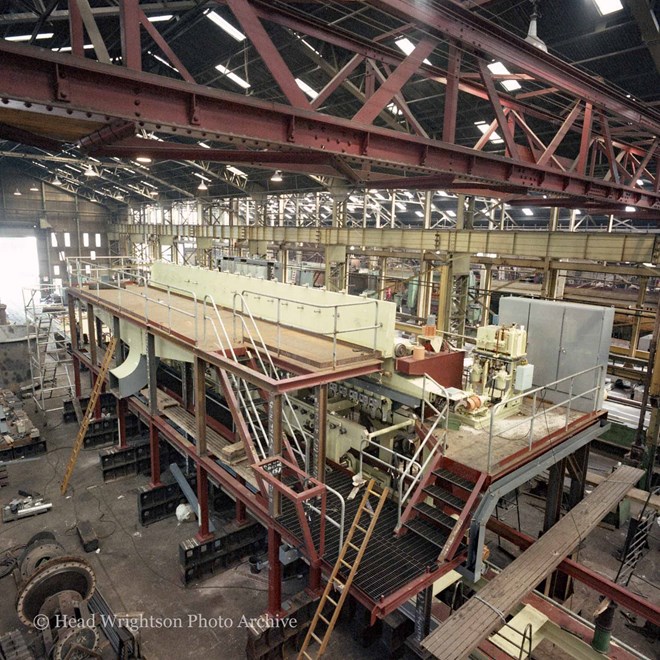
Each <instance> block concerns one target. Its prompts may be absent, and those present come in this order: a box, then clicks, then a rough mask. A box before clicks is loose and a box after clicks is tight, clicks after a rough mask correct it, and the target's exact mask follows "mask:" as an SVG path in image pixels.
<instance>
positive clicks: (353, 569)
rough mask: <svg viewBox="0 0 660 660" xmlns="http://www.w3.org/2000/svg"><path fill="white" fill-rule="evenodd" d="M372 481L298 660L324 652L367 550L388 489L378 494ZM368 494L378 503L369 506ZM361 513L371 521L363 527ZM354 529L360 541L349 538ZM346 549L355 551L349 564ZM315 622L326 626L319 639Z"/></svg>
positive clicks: (317, 656)
mask: <svg viewBox="0 0 660 660" xmlns="http://www.w3.org/2000/svg"><path fill="white" fill-rule="evenodd" d="M374 484H375V479H372V480H371V481H370V482H369V484H368V486H367V489H366V491H365V493H364V495H363V497H362V501H361V502H360V506H359V507H358V510H357V513H356V515H355V518H354V519H353V524H352V525H351V529H350V531H349V532H348V536H347V537H346V540H345V541H344V545H343V546H342V548H341V551H340V552H339V557H338V558H337V563H336V564H335V567H334V568H333V569H332V573H331V574H330V578H329V579H328V584H327V585H326V587H325V591H324V592H323V595H322V596H321V600H320V601H319V605H318V607H317V608H316V613H315V614H314V618H313V619H312V623H311V624H310V626H309V630H308V631H307V635H306V636H305V641H304V642H303V645H302V648H301V649H300V653H299V654H298V660H302V659H303V658H307V659H308V660H312V659H313V658H320V657H321V656H322V655H323V654H324V653H325V650H326V648H327V646H328V642H329V641H330V635H331V634H332V631H333V630H334V628H335V625H336V623H337V619H338V618H339V614H340V613H341V608H342V607H343V605H344V601H345V600H346V597H347V596H348V592H349V590H350V587H351V584H352V582H353V579H354V578H355V576H356V575H357V572H358V568H359V566H360V562H361V561H362V557H363V556H364V553H365V551H366V549H367V545H368V544H369V541H370V539H371V535H372V534H373V531H374V528H375V527H376V522H377V521H378V516H379V515H380V512H381V511H382V509H383V506H384V505H385V500H386V499H387V494H388V492H389V489H387V488H385V490H383V492H382V493H378V492H377V491H375V490H374ZM370 495H373V496H374V497H377V498H378V504H377V505H376V508H375V509H373V508H372V507H371V504H370V503H369V496H370ZM364 514H366V515H368V516H370V518H371V521H370V522H369V526H368V527H367V528H366V529H365V528H364V527H363V526H362V525H361V524H360V521H361V518H362V516H363V515H364ZM356 531H358V532H360V533H361V534H363V535H364V536H363V537H362V542H361V543H360V544H359V545H356V544H355V543H353V537H354V535H355V532H356ZM349 549H351V550H354V551H355V552H357V556H356V557H355V559H354V560H353V563H352V564H350V563H349V562H348V561H346V559H345V557H346V553H347V552H348V550H349ZM343 568H348V569H349V574H348V577H347V578H346V580H344V579H343V578H342V577H341V575H340V571H341V570H342V569H343ZM335 587H336V588H337V589H338V590H339V594H340V595H339V600H334V599H333V598H332V597H331V596H330V593H331V592H332V590H333V589H334V588H335ZM327 602H330V604H331V605H332V606H333V607H334V611H333V613H332V616H331V617H330V619H327V618H326V617H325V616H323V609H324V607H325V605H326V603H327ZM319 621H322V622H323V623H324V624H325V625H326V626H327V628H326V631H325V633H324V634H323V637H322V638H321V637H319V636H318V635H317V634H316V627H317V626H318V623H319ZM312 643H316V644H318V645H319V648H318V650H316V655H310V654H309V653H308V652H307V649H308V648H309V646H310V645H311V644H312Z"/></svg>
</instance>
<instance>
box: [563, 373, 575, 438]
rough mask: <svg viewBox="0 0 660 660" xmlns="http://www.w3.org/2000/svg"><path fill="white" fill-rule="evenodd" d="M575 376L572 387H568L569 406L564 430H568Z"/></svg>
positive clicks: (572, 377) (572, 378) (572, 379)
mask: <svg viewBox="0 0 660 660" xmlns="http://www.w3.org/2000/svg"><path fill="white" fill-rule="evenodd" d="M574 380H575V376H571V380H570V385H569V386H568V405H567V406H566V424H565V426H564V430H566V429H567V428H568V416H569V415H570V414H571V400H572V398H573V382H574Z"/></svg>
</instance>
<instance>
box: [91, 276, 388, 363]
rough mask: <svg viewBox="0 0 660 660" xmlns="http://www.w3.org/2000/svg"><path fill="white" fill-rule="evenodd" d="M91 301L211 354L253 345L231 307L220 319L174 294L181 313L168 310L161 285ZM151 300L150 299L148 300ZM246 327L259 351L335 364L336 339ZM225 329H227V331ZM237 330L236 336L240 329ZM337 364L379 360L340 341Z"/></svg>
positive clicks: (103, 292)
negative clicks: (334, 345)
mask: <svg viewBox="0 0 660 660" xmlns="http://www.w3.org/2000/svg"><path fill="white" fill-rule="evenodd" d="M82 291H84V292H85V294H86V296H87V297H91V298H92V299H96V300H97V301H98V304H99V305H101V306H102V307H103V308H105V309H108V310H110V311H113V310H115V311H116V312H117V313H121V314H123V315H125V316H129V317H131V318H133V319H135V320H136V321H137V322H139V323H141V324H146V323H147V322H149V323H150V324H152V325H154V326H159V327H161V328H162V329H163V330H165V331H166V332H170V333H171V332H172V331H174V332H175V333H176V334H177V336H178V337H180V338H183V339H184V340H185V341H187V342H189V343H190V344H191V345H194V344H195V341H196V340H197V347H198V348H199V349H201V350H203V351H205V352H207V353H216V352H218V351H225V350H228V349H229V347H230V345H231V346H232V347H233V348H234V350H236V349H240V348H241V347H243V346H245V345H249V344H250V340H249V337H248V332H247V330H246V331H245V332H242V330H241V321H240V319H238V320H236V322H235V317H234V314H233V311H232V310H231V309H226V308H224V307H218V312H219V315H220V319H218V317H217V315H216V313H215V310H214V309H213V308H212V307H210V306H208V305H207V306H206V307H204V305H203V304H202V303H201V302H197V303H196V302H195V301H194V300H192V299H190V298H185V297H183V296H175V295H171V296H170V299H169V300H170V302H171V305H172V306H173V307H176V308H177V309H171V310H170V309H168V308H167V306H166V305H167V303H168V296H167V293H166V292H165V291H162V290H161V289H157V288H155V287H147V288H146V289H145V288H144V287H137V286H130V285H129V286H127V287H126V288H125V289H122V290H119V289H99V290H97V289H95V288H93V287H92V288H89V289H84V288H83V289H82ZM145 296H146V299H145ZM245 323H246V326H247V327H248V328H249V330H250V331H251V332H252V334H253V336H254V338H255V343H256V344H257V347H260V343H261V339H263V342H264V344H265V345H266V347H267V348H268V350H269V351H270V352H271V354H272V355H274V356H277V355H279V356H281V357H283V358H286V359H287V361H289V362H292V363H294V364H299V365H300V367H301V369H302V370H309V369H310V368H315V369H325V368H331V367H332V366H333V341H332V337H323V336H320V335H316V334H312V333H310V332H305V331H302V330H297V329H295V328H288V327H285V326H282V325H280V326H278V325H277V324H276V323H271V322H268V321H262V320H259V319H256V324H257V328H258V331H259V335H260V337H261V339H259V337H258V336H257V333H256V329H255V328H254V326H252V324H251V321H250V320H249V319H247V318H246V320H245ZM222 326H224V328H225V330H224V331H223V329H222ZM235 327H236V337H234V328H235ZM335 350H336V360H335V363H336V365H337V366H341V365H353V366H354V365H356V364H357V363H360V362H369V361H373V360H374V358H376V357H377V356H376V355H375V353H374V352H373V351H370V350H368V349H362V348H360V347H359V346H355V345H354V344H348V343H345V342H341V341H338V342H337V343H336V348H335Z"/></svg>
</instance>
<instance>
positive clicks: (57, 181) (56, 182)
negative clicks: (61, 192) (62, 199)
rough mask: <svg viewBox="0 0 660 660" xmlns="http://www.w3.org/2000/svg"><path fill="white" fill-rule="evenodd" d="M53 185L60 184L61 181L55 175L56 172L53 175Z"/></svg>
mask: <svg viewBox="0 0 660 660" xmlns="http://www.w3.org/2000/svg"><path fill="white" fill-rule="evenodd" d="M53 185H54V186H61V185H62V182H61V181H60V179H59V177H58V176H57V174H56V175H55V178H54V179H53Z"/></svg>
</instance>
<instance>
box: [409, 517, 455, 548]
mask: <svg viewBox="0 0 660 660" xmlns="http://www.w3.org/2000/svg"><path fill="white" fill-rule="evenodd" d="M404 527H407V528H408V529H409V530H411V531H412V532H414V533H415V534H417V535H418V536H421V537H422V538H423V539H425V540H426V541H428V542H429V543H432V544H433V545H435V546H436V547H437V548H439V549H440V550H442V548H443V546H444V545H445V541H446V540H447V535H446V534H444V533H443V531H442V530H441V529H440V528H439V527H434V526H433V525H431V524H429V523H427V522H425V521H423V520H420V519H419V518H415V519H414V520H409V521H408V522H407V523H405V525H404Z"/></svg>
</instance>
